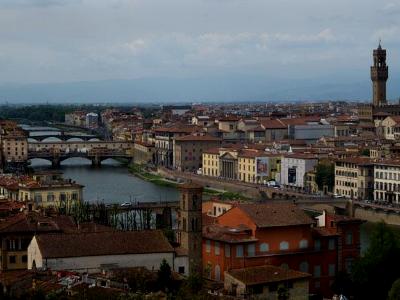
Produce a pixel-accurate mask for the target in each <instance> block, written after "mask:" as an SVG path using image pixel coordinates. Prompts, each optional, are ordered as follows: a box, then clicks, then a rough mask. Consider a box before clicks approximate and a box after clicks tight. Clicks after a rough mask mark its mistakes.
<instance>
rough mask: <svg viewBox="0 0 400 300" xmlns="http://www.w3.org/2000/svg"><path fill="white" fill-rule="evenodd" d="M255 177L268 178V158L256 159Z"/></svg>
mask: <svg viewBox="0 0 400 300" xmlns="http://www.w3.org/2000/svg"><path fill="white" fill-rule="evenodd" d="M256 176H259V177H268V176H269V158H268V157H256Z"/></svg>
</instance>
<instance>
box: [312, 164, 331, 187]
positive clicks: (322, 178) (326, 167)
mask: <svg viewBox="0 0 400 300" xmlns="http://www.w3.org/2000/svg"><path fill="white" fill-rule="evenodd" d="M315 181H316V183H317V185H318V189H319V190H322V189H323V187H324V186H325V185H326V186H328V190H329V191H332V190H333V186H334V185H335V166H334V165H333V164H332V163H319V164H318V165H317V168H316V174H315Z"/></svg>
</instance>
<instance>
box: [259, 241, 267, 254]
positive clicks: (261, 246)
mask: <svg viewBox="0 0 400 300" xmlns="http://www.w3.org/2000/svg"><path fill="white" fill-rule="evenodd" d="M268 251H269V245H268V243H262V244H261V245H260V252H268Z"/></svg>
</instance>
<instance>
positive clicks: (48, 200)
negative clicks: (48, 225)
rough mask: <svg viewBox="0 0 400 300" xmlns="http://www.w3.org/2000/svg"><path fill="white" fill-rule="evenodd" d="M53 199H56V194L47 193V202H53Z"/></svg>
mask: <svg viewBox="0 0 400 300" xmlns="http://www.w3.org/2000/svg"><path fill="white" fill-rule="evenodd" d="M53 201H54V194H53V193H48V194H47V202H53Z"/></svg>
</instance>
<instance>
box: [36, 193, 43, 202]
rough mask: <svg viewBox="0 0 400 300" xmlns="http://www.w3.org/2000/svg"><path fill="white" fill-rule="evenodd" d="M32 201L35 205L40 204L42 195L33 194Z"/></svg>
mask: <svg viewBox="0 0 400 300" xmlns="http://www.w3.org/2000/svg"><path fill="white" fill-rule="evenodd" d="M34 201H35V203H40V202H42V194H39V193H35V195H34Z"/></svg>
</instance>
